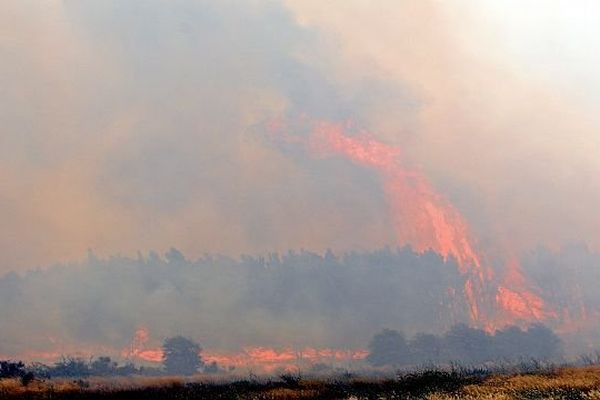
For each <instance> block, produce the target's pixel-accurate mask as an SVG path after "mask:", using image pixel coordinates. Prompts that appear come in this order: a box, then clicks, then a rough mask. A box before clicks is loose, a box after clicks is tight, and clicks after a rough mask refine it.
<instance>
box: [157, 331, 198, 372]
mask: <svg viewBox="0 0 600 400" xmlns="http://www.w3.org/2000/svg"><path fill="white" fill-rule="evenodd" d="M201 351H202V348H201V347H200V345H199V344H198V343H196V342H194V341H193V340H191V339H188V338H185V337H183V336H176V337H172V338H168V339H165V341H164V343H163V365H164V367H165V372H167V373H168V374H173V375H193V374H195V373H196V372H198V369H199V368H200V367H202V366H203V365H204V363H203V361H202V358H201V357H200V352H201Z"/></svg>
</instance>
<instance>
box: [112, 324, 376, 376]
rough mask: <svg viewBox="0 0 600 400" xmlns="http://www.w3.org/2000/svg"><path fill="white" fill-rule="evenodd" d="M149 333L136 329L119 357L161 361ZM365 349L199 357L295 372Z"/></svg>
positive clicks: (248, 350)
mask: <svg viewBox="0 0 600 400" xmlns="http://www.w3.org/2000/svg"><path fill="white" fill-rule="evenodd" d="M149 342H150V332H149V331H148V329H147V328H146V327H140V328H138V329H137V330H136V332H135V334H134V336H133V339H132V340H131V345H130V346H129V347H128V348H126V349H124V350H122V351H121V356H122V357H124V358H126V359H137V360H143V361H146V362H151V363H159V362H161V361H162V360H163V350H162V348H160V347H151V346H148V344H149ZM367 354H368V352H367V351H366V350H341V349H328V348H313V347H306V348H303V349H299V350H298V349H293V348H291V347H288V348H283V349H279V350H277V349H273V348H270V347H260V346H257V347H251V346H249V347H244V348H243V349H242V351H240V352H237V353H233V352H214V351H202V353H201V357H202V359H203V360H204V361H205V362H207V363H211V362H216V363H217V364H218V365H219V366H221V367H235V368H244V369H254V370H256V371H263V372H272V371H274V370H275V369H278V368H280V369H284V370H290V369H297V368H298V365H300V364H314V363H318V362H326V363H332V362H344V361H352V360H361V359H364V358H365V357H366V356H367Z"/></svg>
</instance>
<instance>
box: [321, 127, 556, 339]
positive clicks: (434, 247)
mask: <svg viewBox="0 0 600 400" xmlns="http://www.w3.org/2000/svg"><path fill="white" fill-rule="evenodd" d="M309 148H310V149H311V151H312V152H313V153H315V154H319V155H328V154H339V155H342V156H344V157H347V158H349V159H350V160H352V161H354V162H355V163H357V164H360V165H363V166H366V167H369V168H373V169H375V170H376V171H378V172H379V174H380V176H381V178H382V180H383V185H384V190H385V193H386V197H387V199H388V203H389V207H390V210H391V215H392V218H393V221H394V227H395V230H396V234H397V238H398V242H399V243H400V244H409V245H410V246H411V247H412V248H413V249H414V250H415V251H417V252H421V253H422V252H425V251H428V250H431V251H434V252H436V253H438V254H440V255H441V256H442V257H443V258H444V259H448V258H449V257H453V258H454V259H455V260H456V261H457V263H458V268H459V271H460V272H461V273H462V274H463V275H464V276H465V278H466V281H465V285H464V294H465V298H466V300H467V302H468V304H469V312H470V316H471V319H472V321H473V322H475V323H477V324H479V325H481V326H484V327H486V328H487V329H490V330H494V329H495V328H497V327H499V326H498V325H500V324H502V325H504V324H507V323H514V322H516V321H523V320H526V321H531V320H540V319H543V318H545V317H549V316H551V315H552V314H551V313H548V312H546V311H545V305H544V302H543V301H542V299H541V298H540V297H539V296H537V295H535V294H534V293H532V292H531V291H530V290H529V289H528V286H527V284H526V282H525V279H524V278H523V276H522V274H521V272H520V269H519V265H518V263H517V262H516V261H513V262H511V263H509V266H508V270H507V274H506V276H505V279H504V281H503V283H502V284H501V285H497V289H496V290H491V291H490V289H489V287H490V286H491V287H494V285H493V284H492V281H493V273H492V270H491V268H488V267H485V266H484V265H483V262H482V260H483V259H484V258H483V257H482V256H481V254H480V253H478V251H477V250H476V246H475V245H474V241H473V239H472V237H471V234H470V232H469V228H468V224H467V222H466V220H465V219H464V218H463V216H462V215H461V213H460V212H459V211H458V210H457V209H456V208H455V207H454V206H453V205H452V204H451V203H450V202H449V201H448V200H447V199H446V198H444V197H443V196H442V195H441V194H439V193H438V192H437V191H436V190H435V189H434V188H433V186H432V185H431V183H430V182H429V181H428V180H427V178H426V177H425V176H424V175H423V174H422V173H420V172H419V171H417V170H411V169H409V168H407V167H406V166H405V165H404V164H403V161H402V151H401V150H400V149H399V148H398V147H394V146H390V145H387V144H385V143H382V142H379V141H377V140H375V139H373V138H372V136H371V135H369V134H368V133H366V132H361V133H360V134H359V135H356V136H347V135H346V133H345V129H344V127H343V126H342V125H339V124H333V123H328V122H319V123H317V124H315V127H314V129H313V132H312V135H311V137H310V139H309ZM486 288H487V289H486ZM494 291H495V298H493V297H494V296H487V294H488V293H490V292H491V293H493V292H494ZM490 297H491V298H492V299H491V302H493V303H494V304H493V305H492V307H493V308H494V310H489V308H490V307H489V306H486V304H487V303H489V302H490V300H488V299H489V298H490ZM492 313H499V314H501V317H500V315H491V314H492Z"/></svg>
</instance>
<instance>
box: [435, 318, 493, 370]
mask: <svg viewBox="0 0 600 400" xmlns="http://www.w3.org/2000/svg"><path fill="white" fill-rule="evenodd" d="M491 347H492V338H491V337H490V335H488V334H487V333H486V332H485V331H483V330H481V329H476V328H471V327H469V326H467V325H465V324H458V325H455V326H453V327H452V328H451V329H450V330H449V331H448V332H447V333H446V335H445V336H444V348H445V349H446V351H447V353H448V358H449V359H450V360H455V361H463V362H471V363H480V362H484V361H488V360H490V358H491Z"/></svg>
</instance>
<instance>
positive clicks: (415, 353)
mask: <svg viewBox="0 0 600 400" xmlns="http://www.w3.org/2000/svg"><path fill="white" fill-rule="evenodd" d="M409 347H410V351H411V356H412V360H413V362H414V363H416V364H421V363H437V362H439V361H441V358H442V350H443V347H442V340H441V339H440V338H439V337H438V336H435V335H432V334H429V333H417V334H416V335H415V336H414V337H413V338H412V339H411V340H410V342H409Z"/></svg>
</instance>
